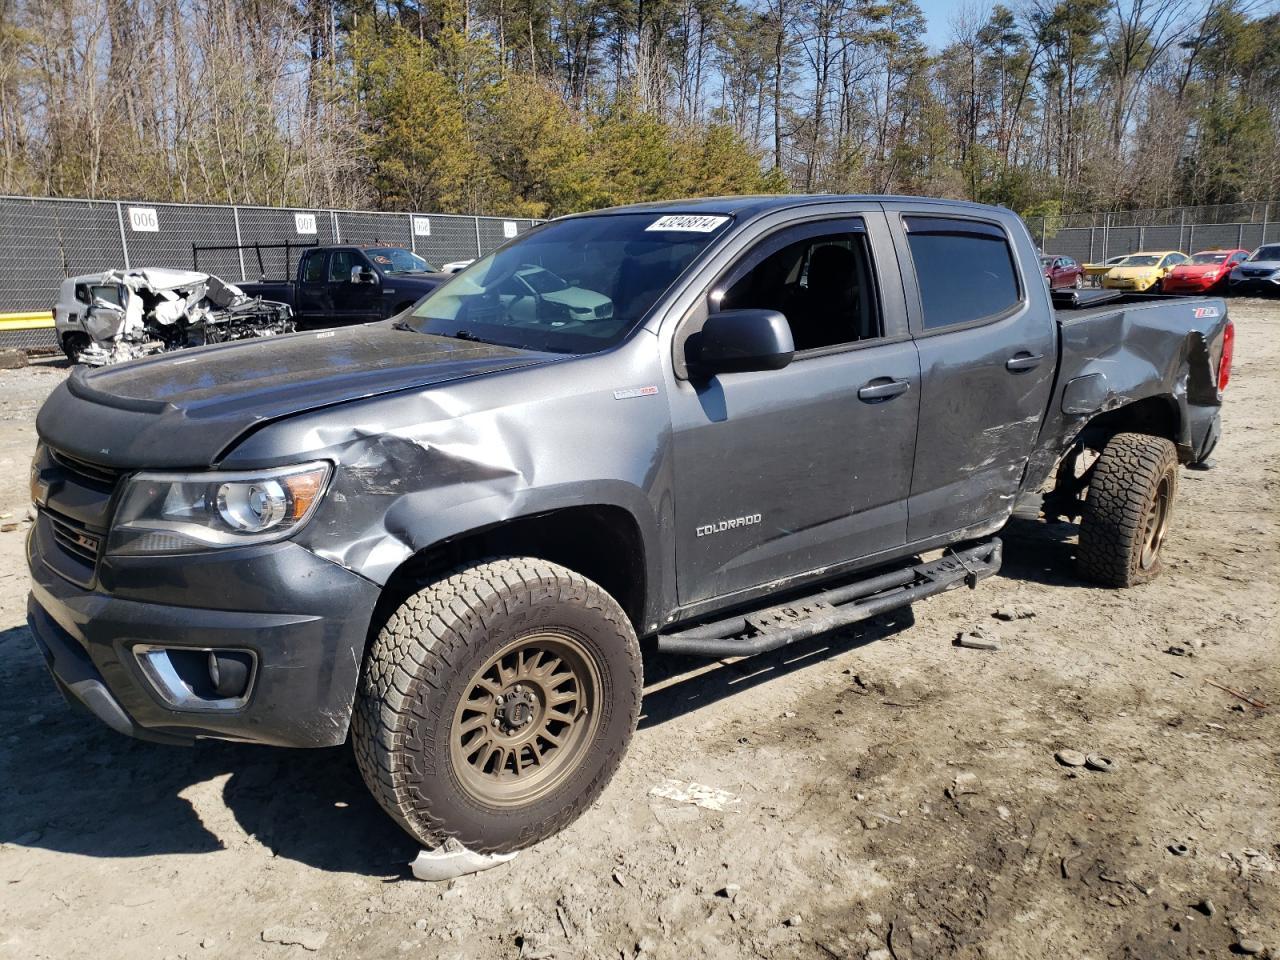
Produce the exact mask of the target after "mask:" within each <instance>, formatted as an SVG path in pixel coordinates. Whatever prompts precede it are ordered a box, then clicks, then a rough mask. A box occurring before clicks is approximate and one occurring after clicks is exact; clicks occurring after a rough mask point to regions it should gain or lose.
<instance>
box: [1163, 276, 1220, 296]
mask: <svg viewBox="0 0 1280 960" xmlns="http://www.w3.org/2000/svg"><path fill="white" fill-rule="evenodd" d="M1219 282H1220V280H1219V278H1217V277H1208V278H1204V279H1202V278H1200V277H1197V278H1196V279H1194V280H1187V279H1184V278H1182V277H1165V278H1164V284H1163V285H1162V286H1161V292H1162V293H1208V292H1209V291H1210V290H1212V289H1213V288H1214V287H1215V286H1217V284H1218V283H1219Z"/></svg>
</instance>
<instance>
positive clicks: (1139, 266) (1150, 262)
mask: <svg viewBox="0 0 1280 960" xmlns="http://www.w3.org/2000/svg"><path fill="white" fill-rule="evenodd" d="M1190 259H1191V258H1190V257H1188V256H1187V255H1186V254H1185V253H1179V252H1178V251H1177V250H1160V251H1156V252H1153V253H1131V254H1129V256H1127V257H1125V258H1124V259H1123V260H1121V261H1120V262H1119V263H1117V264H1116V265H1115V266H1114V267H1112V268H1111V269H1110V270H1108V271H1107V273H1106V275H1105V276H1104V277H1103V278H1102V286H1103V288H1104V289H1106V290H1134V291H1136V292H1138V293H1146V292H1147V291H1151V292H1153V293H1154V292H1158V291H1159V290H1160V282H1161V281H1162V280H1164V278H1165V277H1166V276H1168V275H1169V272H1170V271H1171V270H1173V268H1174V267H1176V266H1178V265H1179V264H1181V263H1186V262H1187V261H1188V260H1190Z"/></svg>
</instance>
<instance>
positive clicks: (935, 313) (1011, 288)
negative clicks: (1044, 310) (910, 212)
mask: <svg viewBox="0 0 1280 960" xmlns="http://www.w3.org/2000/svg"><path fill="white" fill-rule="evenodd" d="M903 226H904V228H905V229H906V232H907V245H908V247H910V249H911V261H912V263H913V264H914V265H915V272H916V283H917V284H918V285H919V287H920V300H921V303H922V305H923V308H924V328H925V329H926V330H938V329H941V328H943V327H951V326H956V325H959V324H963V323H973V322H975V321H977V320H985V319H988V318H991V317H995V316H997V315H998V314H1001V313H1004V312H1006V311H1007V310H1010V309H1012V308H1013V307H1015V306H1016V305H1017V304H1018V303H1019V302H1020V301H1021V299H1022V295H1021V292H1020V290H1019V288H1018V277H1017V273H1016V272H1015V270H1014V267H1013V252H1012V251H1011V250H1010V249H1009V241H1008V239H1007V238H1006V237H1005V234H1004V231H1003V230H1001V229H1000V228H999V227H996V226H994V225H992V224H986V223H981V222H978V221H976V220H958V219H956V220H953V219H949V218H945V217H904V218H903Z"/></svg>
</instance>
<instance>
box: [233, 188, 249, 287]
mask: <svg viewBox="0 0 1280 960" xmlns="http://www.w3.org/2000/svg"><path fill="white" fill-rule="evenodd" d="M231 216H232V217H233V218H234V219H235V221H236V246H237V247H243V246H244V241H243V240H241V239H240V208H239V207H235V206H233V207H232V208H231ZM236 256H237V257H239V258H240V282H241V283H243V282H244V281H246V280H248V279H249V278H248V277H246V276H245V275H244V250H243V249H239V250H236Z"/></svg>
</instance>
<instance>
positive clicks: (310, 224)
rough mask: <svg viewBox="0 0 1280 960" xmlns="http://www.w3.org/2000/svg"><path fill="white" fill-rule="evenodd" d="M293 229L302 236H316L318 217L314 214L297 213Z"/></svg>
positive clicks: (294, 217) (294, 216)
mask: <svg viewBox="0 0 1280 960" xmlns="http://www.w3.org/2000/svg"><path fill="white" fill-rule="evenodd" d="M293 228H294V230H296V231H297V232H298V233H301V234H311V235H314V234H315V232H316V215H315V214H314V213H295V214H294V215H293Z"/></svg>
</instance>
